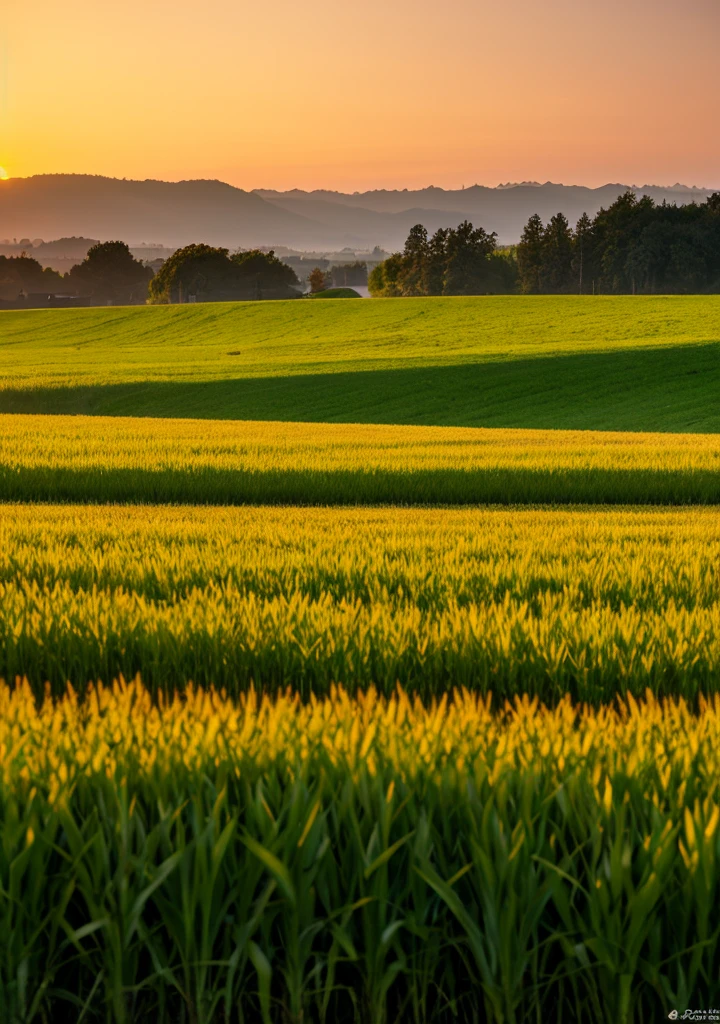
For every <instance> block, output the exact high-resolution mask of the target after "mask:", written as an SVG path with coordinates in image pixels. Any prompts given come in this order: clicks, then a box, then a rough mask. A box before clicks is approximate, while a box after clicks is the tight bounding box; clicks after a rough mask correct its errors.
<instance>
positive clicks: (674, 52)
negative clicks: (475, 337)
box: [0, 0, 720, 191]
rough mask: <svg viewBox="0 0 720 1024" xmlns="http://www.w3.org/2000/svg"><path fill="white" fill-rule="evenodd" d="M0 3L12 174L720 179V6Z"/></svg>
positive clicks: (367, 180)
mask: <svg viewBox="0 0 720 1024" xmlns="http://www.w3.org/2000/svg"><path fill="white" fill-rule="evenodd" d="M3 8H4V9H3V17H2V23H1V24H0V168H4V169H5V172H6V173H7V174H8V175H10V176H12V177H25V176H29V175H32V174H43V173H57V172H75V173H92V174H104V175H109V176H112V177H128V178H161V179H165V180H172V181H175V180H181V179H186V178H219V179H221V180H223V181H227V182H230V183H231V184H233V185H237V186H239V187H241V188H246V189H252V188H276V189H289V188H304V189H313V188H330V189H336V190H341V191H356V190H357V191H364V190H365V189H370V188H422V187H424V186H426V185H438V186H441V187H443V188H459V187H461V186H462V185H465V186H468V185H472V184H475V183H479V184H483V185H496V184H498V183H499V182H507V181H520V180H537V181H541V182H543V181H548V180H550V181H558V182H564V183H566V184H584V185H590V186H598V185H601V184H604V183H606V182H613V183H615V182H621V183H623V184H637V185H643V184H672V183H674V182H676V181H680V182H682V183H684V184H689V185H699V186H706V187H720V133H719V132H718V131H717V124H716V123H714V120H715V110H716V104H717V96H718V84H717V82H718V79H717V49H718V43H719V41H720V0H689V3H688V4H687V5H685V4H680V3H679V2H670V0H603V2H600V0H595V2H590V0H504V2H503V0H444V2H442V3H439V2H438V0H362V3H359V4H357V5H352V4H338V3H335V4H300V3H297V0H294V2H290V0H274V2H273V3H272V4H260V3H258V2H257V0H253V2H252V3H248V2H247V0H203V2H202V3H200V4H198V3H197V0H153V2H152V3H148V2H147V0H122V2H118V0H103V2H102V3H98V0H63V2H60V3H58V2H57V0H34V2H33V3H32V4H27V3H24V2H23V0H6V2H5V4H4V5H3ZM1 173H2V172H0V174H1Z"/></svg>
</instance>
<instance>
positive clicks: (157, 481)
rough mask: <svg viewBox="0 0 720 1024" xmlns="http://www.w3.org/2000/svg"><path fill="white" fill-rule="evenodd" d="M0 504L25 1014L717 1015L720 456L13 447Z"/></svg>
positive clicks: (103, 432) (320, 436)
mask: <svg viewBox="0 0 720 1024" xmlns="http://www.w3.org/2000/svg"><path fill="white" fill-rule="evenodd" d="M0 499H2V501H3V504H2V505H0V679H2V678H4V679H5V680H7V683H6V684H5V683H3V684H2V685H0V753H1V754H2V757H1V758H0V1021H3V1022H4V1021H6V1020H7V1021H8V1022H12V1024H35V1022H38V1024H50V1022H52V1024H56V1022H60V1024H66V1022H67V1024H71V1022H72V1024H76V1022H79V1021H85V1022H95V1021H97V1022H112V1024H136V1022H138V1024H142V1022H145V1021H147V1020H153V1021H156V1022H158V1024H231V1022H232V1024H255V1022H256V1021H259V1022H262V1024H310V1022H312V1024H335V1022H341V1024H397V1022H399V1021H401V1020H402V1021H412V1022H413V1024H451V1022H452V1024H455V1022H456V1021H460V1022H467V1024H485V1022H492V1024H526V1022H527V1024H530V1022H532V1024H538V1022H540V1021H543V1020H545V1019H546V1018H548V1019H552V1020H554V1021H558V1022H563V1021H565V1020H568V1021H583V1022H584V1021H591V1022H597V1024H610V1022H613V1024H614V1022H616V1021H621V1022H623V1024H644V1022H645V1021H647V1020H650V1019H654V1018H655V1017H656V1016H658V1015H664V1014H666V1013H667V1012H668V1008H669V1007H670V1008H672V1007H675V1006H678V1007H682V1006H687V1005H690V1004H691V1001H692V999H693V998H697V994H698V993H700V994H701V998H702V1001H703V1003H706V1004H707V1005H710V1004H711V1003H713V1002H715V1003H717V1002H718V1001H720V981H718V979H719V978H720V931H719V930H718V926H717V924H716V922H714V920H713V916H712V908H713V906H714V905H715V902H716V898H717V894H718V892H720V829H718V823H719V820H720V792H719V791H718V779H719V778H720V773H719V765H718V751H719V750H720V742H719V741H720V704H719V703H718V701H720V573H718V566H719V565H720V505H719V504H718V502H719V501H720V442H718V441H717V440H716V438H715V437H714V436H706V435H690V434H687V435H673V434H663V435H660V434H645V435H643V434H612V433H600V432H598V433H595V432H589V431H588V432H567V431H517V430H498V431H492V430H479V429H478V430H472V429H462V428H442V429H441V428H415V427H375V426H363V427H359V426H353V425H346V426H331V425H318V424H282V423H252V422H246V423H242V422H236V423H233V422H223V423H214V422H212V421H192V420H184V421H170V420H160V419H158V420H152V419H147V420H145V419H134V420H132V419H122V418H99V417H96V418H87V419H86V418H83V417H31V416H15V417H12V416H5V417H0ZM481 501H482V502H485V504H483V505H480V504H479V502H481ZM46 502H47V504H46ZM125 680H134V681H133V682H125ZM113 681H115V682H113Z"/></svg>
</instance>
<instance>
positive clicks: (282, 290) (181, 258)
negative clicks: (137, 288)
mask: <svg viewBox="0 0 720 1024" xmlns="http://www.w3.org/2000/svg"><path fill="white" fill-rule="evenodd" d="M298 283H299V282H298V279H297V276H296V274H295V271H294V270H293V269H292V267H288V266H287V264H285V263H283V262H282V261H281V260H279V259H278V258H277V256H276V255H275V253H274V252H272V251H271V252H268V253H264V252H260V250H258V249H252V250H250V251H249V252H238V253H235V254H234V255H233V256H230V254H229V250H228V249H218V248H214V247H213V246H211V245H205V244H203V243H200V244H194V245H186V246H185V247H184V248H183V249H178V250H177V252H174V253H173V255H172V256H171V257H170V258H169V259H167V260H166V261H165V263H163V265H162V267H161V268H160V270H159V271H158V273H157V274H156V275H155V277H154V278H153V280H152V281H151V283H150V301H151V302H154V303H163V302H187V300H188V299H189V298H191V297H194V298H195V299H196V300H197V301H198V302H200V301H204V302H213V301H221V300H228V301H232V300H235V299H268V298H288V297H289V296H291V295H293V294H294V292H293V285H297V284H298Z"/></svg>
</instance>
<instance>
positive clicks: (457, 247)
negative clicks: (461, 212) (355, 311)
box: [368, 221, 517, 297]
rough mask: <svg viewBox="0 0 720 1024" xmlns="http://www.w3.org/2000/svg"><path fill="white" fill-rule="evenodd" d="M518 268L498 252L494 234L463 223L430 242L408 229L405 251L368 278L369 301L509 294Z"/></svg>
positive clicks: (418, 229) (440, 232)
mask: <svg viewBox="0 0 720 1024" xmlns="http://www.w3.org/2000/svg"><path fill="white" fill-rule="evenodd" d="M516 279H517V268H516V266H515V262H514V260H513V258H512V255H511V254H509V253H508V252H503V251H498V249H497V235H496V233H495V232H494V231H493V232H490V233H488V232H487V231H485V230H484V229H483V228H475V227H473V225H472V224H471V223H470V222H469V221H463V222H462V224H459V225H458V227H457V228H440V229H439V230H438V231H436V232H435V234H434V235H433V236H432V237H429V236H428V232H427V229H426V228H425V227H423V225H422V224H416V225H415V227H414V228H411V229H410V234H409V235H408V237H407V241H406V242H405V248H404V250H403V251H402V252H400V253H394V254H393V255H392V256H390V257H388V259H386V260H385V261H384V262H382V263H379V264H378V265H377V266H376V267H375V268H374V269H373V270H372V271H371V273H370V276H369V277H368V287H369V289H370V294H371V295H373V296H382V297H392V296H399V295H483V294H487V293H493V292H512V291H514V290H515V288H516Z"/></svg>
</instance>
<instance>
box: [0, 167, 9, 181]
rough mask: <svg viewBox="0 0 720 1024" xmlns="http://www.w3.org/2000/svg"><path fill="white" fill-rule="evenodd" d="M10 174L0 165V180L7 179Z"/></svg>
mask: <svg viewBox="0 0 720 1024" xmlns="http://www.w3.org/2000/svg"><path fill="white" fill-rule="evenodd" d="M9 177H10V175H9V174H8V172H7V171H6V170H5V168H4V167H0V181H7V180H8V178H9Z"/></svg>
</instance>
